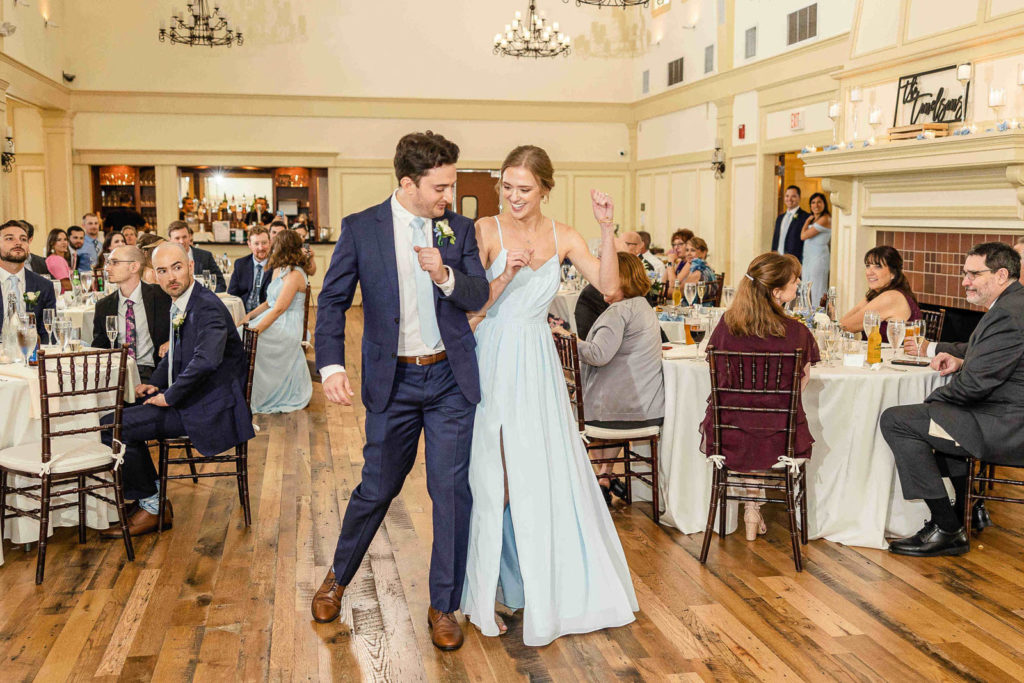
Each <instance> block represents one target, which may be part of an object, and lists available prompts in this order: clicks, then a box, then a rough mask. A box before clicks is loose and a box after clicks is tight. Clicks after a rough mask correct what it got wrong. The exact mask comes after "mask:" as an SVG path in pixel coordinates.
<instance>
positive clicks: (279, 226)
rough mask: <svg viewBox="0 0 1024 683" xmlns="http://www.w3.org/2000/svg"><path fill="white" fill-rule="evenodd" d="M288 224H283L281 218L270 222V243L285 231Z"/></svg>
mask: <svg viewBox="0 0 1024 683" xmlns="http://www.w3.org/2000/svg"><path fill="white" fill-rule="evenodd" d="M287 229H288V224H287V223H285V222H284V219H283V218H280V219H279V218H275V219H274V220H273V221H271V222H270V243H271V244H273V243H274V238H275V237H277V236H278V235H280V234H281V231H282V230H287Z"/></svg>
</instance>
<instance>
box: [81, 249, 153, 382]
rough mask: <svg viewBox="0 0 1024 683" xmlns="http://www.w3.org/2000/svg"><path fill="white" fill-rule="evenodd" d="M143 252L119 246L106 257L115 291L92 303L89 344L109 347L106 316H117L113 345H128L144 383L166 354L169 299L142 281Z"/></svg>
mask: <svg viewBox="0 0 1024 683" xmlns="http://www.w3.org/2000/svg"><path fill="white" fill-rule="evenodd" d="M145 263H146V255H145V254H143V253H142V250H141V249H139V248H138V247H127V246H125V247H119V248H118V249H115V250H114V251H113V252H111V254H110V258H108V259H107V264H106V275H107V282H109V283H111V284H115V285H117V290H118V291H116V292H114V293H112V294H109V295H107V296H105V297H103V298H102V299H100V300H99V301H97V302H96V313H95V315H94V316H93V319H92V345H93V347H95V348H97V349H109V348H110V337H108V336H107V316H111V315H116V316H117V345H118V346H120V345H122V344H127V345H128V355H129V356H131V357H132V358H134V359H135V364H136V365H138V367H139V377H140V378H142V381H143V382H146V383H148V382H149V381H150V378H151V377H152V375H153V370H154V369H155V368H156V365H157V363H159V362H160V359H161V358H163V357H164V354H165V353H167V346H168V339H169V337H170V311H171V298H170V297H169V296H167V294H166V293H164V291H163V290H162V289H160V288H159V287H157V286H156V285H150V284H146V283H145V282H143V281H142V268H143V266H144V265H145Z"/></svg>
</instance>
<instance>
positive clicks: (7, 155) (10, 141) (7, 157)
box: [0, 126, 14, 173]
mask: <svg viewBox="0 0 1024 683" xmlns="http://www.w3.org/2000/svg"><path fill="white" fill-rule="evenodd" d="M0 161H2V163H3V169H4V173H10V172H11V171H13V170H14V131H13V130H12V129H11V127H10V126H7V136H6V137H5V138H4V151H3V158H2V160H0Z"/></svg>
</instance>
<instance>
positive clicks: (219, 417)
mask: <svg viewBox="0 0 1024 683" xmlns="http://www.w3.org/2000/svg"><path fill="white" fill-rule="evenodd" d="M171 334H172V335H175V341H174V342H173V343H174V374H173V376H174V382H173V383H172V384H171V385H170V386H168V385H167V369H168V367H167V364H168V359H169V358H170V353H168V354H167V355H165V356H164V357H163V358H161V359H160V364H159V365H157V366H156V369H155V370H154V371H153V376H152V377H151V378H150V380H149V382H150V384H152V385H153V386H155V387H157V388H158V389H160V390H162V391H163V394H164V398H165V399H166V400H167V403H168V405H170V406H171V408H170V409H171V410H177V411H178V413H179V414H180V415H181V423H182V424H183V425H184V426H185V433H186V434H187V435H188V438H189V439H191V440H192V443H193V445H195V447H196V450H198V451H199V452H200V453H202V454H203V455H216V454H217V453H221V452H223V451H226V450H228V449H230V448H234V447H235V446H237V445H238V444H240V443H243V442H245V441H248V440H249V439H251V438H252V437H253V436H255V432H254V431H253V428H252V412H251V411H250V410H249V404H248V403H247V402H246V400H245V382H246V376H247V371H248V366H247V359H246V357H245V351H244V349H243V348H242V340H241V338H240V337H239V336H238V331H237V330H236V329H235V323H234V321H233V320H232V319H231V313H229V312H228V309H227V307H225V306H224V303H223V302H222V301H221V300H220V299H219V298H218V297H217V295H216V294H214V293H213V292H211V291H210V290H208V289H207V288H206V287H203V286H202V285H201V284H199V283H198V282H196V283H195V284H194V285H193V289H192V295H191V296H190V297H189V300H188V306H186V307H185V321H184V323H183V324H182V326H181V327H180V328H179V329H178V330H177V331H175V330H173V329H172V331H171Z"/></svg>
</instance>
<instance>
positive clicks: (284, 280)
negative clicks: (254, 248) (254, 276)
mask: <svg viewBox="0 0 1024 683" xmlns="http://www.w3.org/2000/svg"><path fill="white" fill-rule="evenodd" d="M306 258H307V257H306V255H305V253H304V252H303V250H302V238H300V237H299V236H298V235H297V234H296V233H294V232H292V231H291V230H285V231H282V232H281V233H280V234H278V236H277V237H275V238H274V244H273V246H272V247H271V250H270V258H269V261H268V263H267V267H268V269H269V270H270V271H271V272H272V273H273V274H274V275H273V280H272V281H271V283H270V286H269V287H267V300H266V301H264V302H263V303H262V304H260V305H259V306H257V307H256V308H254V309H253V310H252V311H251V312H250V313H249V314H248V315H246V316H245V318H244V319H243V322H248V323H249V326H250V327H251V328H252V329H254V330H256V331H257V332H259V333H260V335H259V339H258V342H257V346H256V369H255V372H254V373H253V378H252V412H253V413H290V412H292V411H295V410H302V409H303V408H305V407H306V406H307V405H308V404H309V399H310V397H311V396H312V395H313V383H312V380H311V379H310V377H309V366H308V365H307V364H306V354H305V352H304V351H303V350H302V320H303V316H304V313H305V299H306V274H305V272H304V268H305V265H306ZM239 333H241V330H239Z"/></svg>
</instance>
